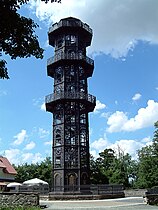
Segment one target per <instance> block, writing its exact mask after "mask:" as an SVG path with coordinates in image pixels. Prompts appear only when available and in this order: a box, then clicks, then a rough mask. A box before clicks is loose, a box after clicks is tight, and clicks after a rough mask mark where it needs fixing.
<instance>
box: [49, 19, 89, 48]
mask: <svg viewBox="0 0 158 210" xmlns="http://www.w3.org/2000/svg"><path fill="white" fill-rule="evenodd" d="M64 33H65V34H70V33H78V34H79V35H81V36H82V37H84V41H85V43H86V46H89V45H90V44H91V40H92V34H93V32H92V29H91V28H90V26H89V25H88V24H86V23H83V22H82V21H81V20H79V19H77V18H74V17H67V18H63V19H61V20H60V21H59V22H58V23H54V24H53V25H52V26H51V27H50V28H49V32H48V35H49V44H50V45H52V46H54V45H55V39H56V38H57V37H58V36H60V35H61V34H64Z"/></svg>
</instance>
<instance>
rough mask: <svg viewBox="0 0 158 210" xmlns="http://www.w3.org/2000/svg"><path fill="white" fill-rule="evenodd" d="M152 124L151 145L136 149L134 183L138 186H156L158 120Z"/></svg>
mask: <svg viewBox="0 0 158 210" xmlns="http://www.w3.org/2000/svg"><path fill="white" fill-rule="evenodd" d="M154 126H155V132H154V137H153V142H152V145H150V146H146V147H143V148H142V149H140V150H139V151H138V157H139V158H138V161H139V164H138V178H137V181H136V183H135V185H136V186H137V187H139V188H150V187H153V186H158V122H156V123H155V124H154Z"/></svg>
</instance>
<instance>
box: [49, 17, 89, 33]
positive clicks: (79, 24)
mask: <svg viewBox="0 0 158 210" xmlns="http://www.w3.org/2000/svg"><path fill="white" fill-rule="evenodd" d="M64 26H66V27H72V26H73V27H81V28H83V29H85V30H86V31H87V32H89V33H91V34H92V33H93V32H92V29H91V28H90V27H89V25H88V24H86V23H82V22H81V21H80V20H76V21H74V20H73V21H70V20H61V21H60V22H59V23H55V24H53V25H52V26H51V27H50V28H49V33H51V32H52V31H54V30H56V29H58V28H60V27H64Z"/></svg>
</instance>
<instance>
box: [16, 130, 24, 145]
mask: <svg viewBox="0 0 158 210" xmlns="http://www.w3.org/2000/svg"><path fill="white" fill-rule="evenodd" d="M26 138H27V134H26V130H21V132H20V133H18V134H17V135H16V136H14V139H15V140H14V142H13V144H14V145H20V144H22V143H23V141H24V140H25V139H26Z"/></svg>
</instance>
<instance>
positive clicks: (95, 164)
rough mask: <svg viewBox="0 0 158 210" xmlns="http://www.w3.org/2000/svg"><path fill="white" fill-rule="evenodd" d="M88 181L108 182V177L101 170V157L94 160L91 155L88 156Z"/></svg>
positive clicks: (93, 182) (96, 182) (95, 182)
mask: <svg viewBox="0 0 158 210" xmlns="http://www.w3.org/2000/svg"><path fill="white" fill-rule="evenodd" d="M90 181H91V184H108V183H109V180H108V177H107V176H106V175H105V174H103V170H102V159H101V158H97V159H96V160H95V159H94V157H93V156H92V155H91V157H90Z"/></svg>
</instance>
